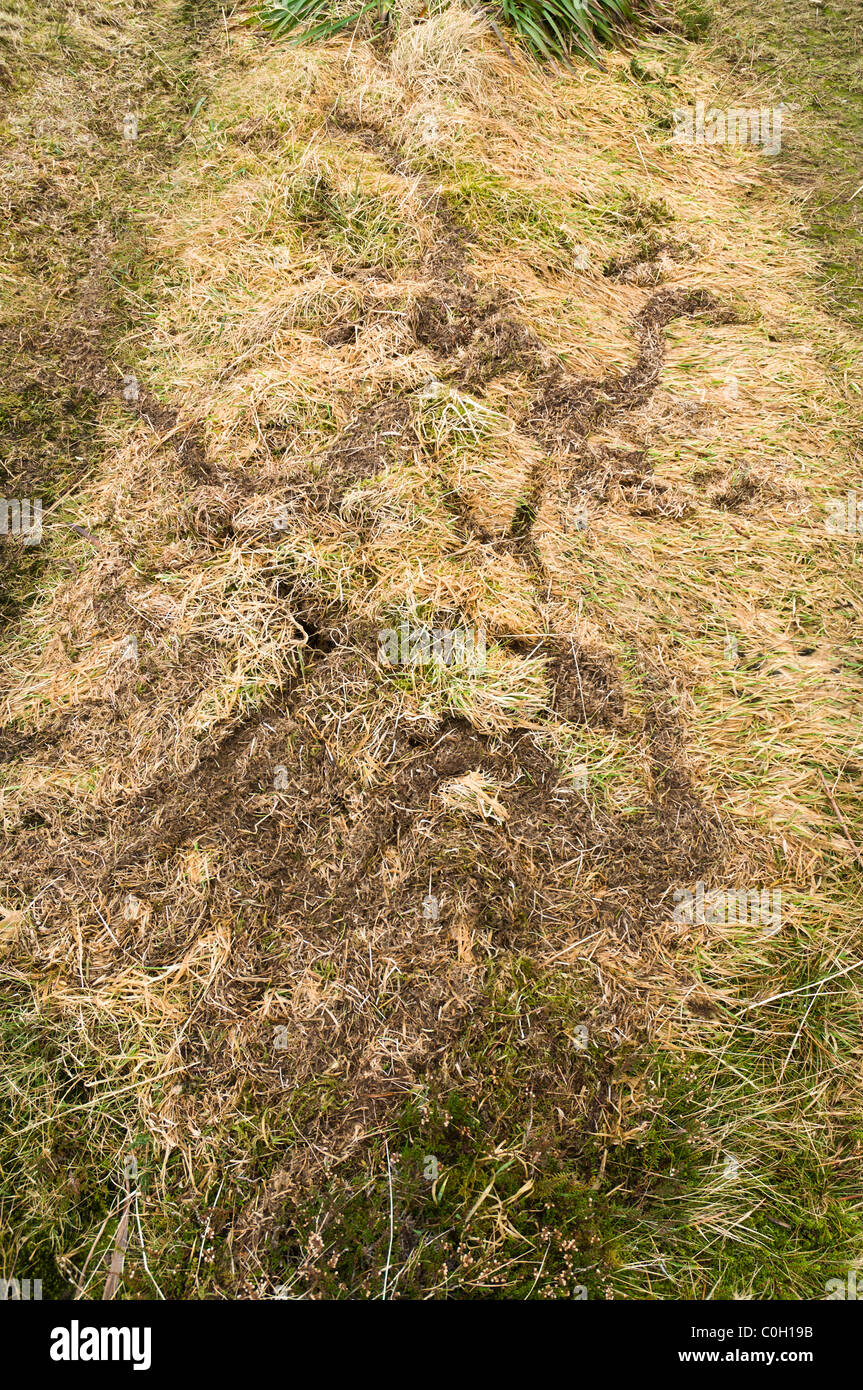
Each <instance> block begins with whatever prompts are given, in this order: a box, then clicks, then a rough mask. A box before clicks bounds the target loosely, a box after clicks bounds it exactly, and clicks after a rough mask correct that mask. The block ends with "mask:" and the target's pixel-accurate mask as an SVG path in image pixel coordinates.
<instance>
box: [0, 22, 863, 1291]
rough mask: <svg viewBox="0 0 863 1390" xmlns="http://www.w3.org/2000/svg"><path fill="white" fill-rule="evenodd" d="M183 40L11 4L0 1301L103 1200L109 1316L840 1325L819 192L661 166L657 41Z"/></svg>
mask: <svg viewBox="0 0 863 1390" xmlns="http://www.w3.org/2000/svg"><path fill="white" fill-rule="evenodd" d="M681 8H682V7H681ZM689 9H690V10H691V6H690V7H689ZM687 13H689V11H687ZM212 18H213V20H215V21H217V22H214V23H213V24H212V25H209V26H208V24H207V23H206V15H205V13H204V12H203V11H201V10H197V9H195V10H192V9H190V8H189V7H185V8H182V9H177V8H176V7H175V6H174V5H173V4H172V3H169V0H154V3H151V4H148V5H146V6H143V7H142V6H140V5H134V6H133V5H131V4H128V3H127V0H111V3H110V4H107V3H102V2H101V0H87V4H86V6H80V7H73V6H71V5H69V6H67V5H66V4H65V3H64V4H63V5H62V6H61V7H60V8H58V10H57V12H56V14H52V16H51V17H50V18H49V19H48V20H46V19H45V17H44V15H43V14H42V12H41V11H36V10H35V9H34V8H33V7H32V6H31V4H30V0H17V5H16V8H15V9H14V11H13V12H12V14H11V18H10V19H8V21H5V28H4V45H5V47H4V54H5V55H6V59H5V61H7V66H8V69H9V73H10V83H11V85H9V86H8V87H7V89H6V90H5V92H4V97H3V99H4V101H5V103H6V116H5V120H6V126H7V131H8V134H9V139H10V141H11V144H12V158H10V160H9V161H8V162H7V165H6V166H5V167H4V170H3V172H2V175H0V178H2V190H3V199H4V206H5V207H6V208H8V209H10V210H11V211H14V213H15V215H16V217H17V218H18V221H19V223H20V225H21V226H22V227H23V229H24V232H25V235H23V236H21V237H20V238H17V239H16V240H15V241H14V242H13V243H10V244H9V246H8V248H7V249H5V250H4V255H5V257H6V259H5V261H4V263H3V267H2V270H3V280H2V284H3V287H4V288H3V294H4V301H3V317H2V323H0V332H2V343H3V347H4V352H5V353H6V355H7V360H8V366H9V371H8V374H7V381H6V384H5V385H4V387H3V390H4V393H5V394H4V396H3V412H4V413H3V417H2V421H0V423H2V428H3V430H4V440H5V442H6V443H7V445H8V448H7V450H6V453H5V457H6V459H7V464H6V467H7V483H6V489H7V493H8V495H9V496H24V495H41V496H43V498H44V499H45V513H44V531H45V541H44V543H43V545H42V546H40V547H34V548H32V550H28V551H27V553H26V554H25V553H24V551H23V549H22V548H21V547H20V545H19V546H18V548H17V549H16V542H15V540H14V538H9V539H4V541H3V542H2V546H3V549H2V559H3V561H4V564H6V575H7V584H8V589H7V601H6V605H5V608H4V613H5V617H6V626H5V628H4V631H3V639H2V653H0V672H2V688H0V701H2V711H3V720H2V732H0V741H2V742H0V747H2V752H3V755H4V780H3V784H2V787H0V811H2V817H3V828H4V832H5V836H6V840H5V844H4V848H3V851H2V869H0V872H2V885H3V888H2V899H0V901H2V921H0V952H2V961H0V966H2V979H0V984H2V991H3V993H2V1009H3V1013H2V1020H3V1048H4V1068H3V1078H2V1081H0V1087H2V1091H0V1093H2V1097H3V1102H2V1103H3V1107H4V1111H5V1119H6V1131H5V1132H6V1138H5V1139H4V1140H3V1141H2V1147H0V1167H2V1173H3V1188H2V1196H0V1231H2V1235H0V1252H2V1259H0V1275H2V1276H3V1277H13V1276H18V1277H40V1278H42V1279H43V1283H44V1291H45V1296H46V1297H48V1296H52V1297H56V1296H68V1295H70V1294H77V1296H81V1297H93V1296H94V1294H97V1293H98V1292H100V1291H101V1290H102V1289H103V1287H104V1283H105V1277H106V1268H107V1264H108V1262H109V1261H110V1256H111V1251H112V1249H113V1247H114V1243H115V1239H116V1231H117V1227H118V1224H119V1223H120V1222H121V1221H123V1220H127V1221H128V1226H129V1233H130V1243H129V1248H128V1250H127V1252H126V1259H125V1266H124V1271H123V1275H122V1280H121V1282H120V1285H119V1288H118V1290H117V1295H116V1296H118V1297H126V1298H142V1297H150V1296H156V1297H158V1296H159V1295H160V1294H161V1295H163V1296H165V1297H181V1298H195V1297H216V1298H225V1297H244V1298H260V1297H265V1298H268V1297H288V1298H307V1297H310V1298H320V1297H323V1298H328V1297H352V1298H364V1297H380V1296H381V1294H382V1292H383V1291H384V1289H386V1296H387V1297H394V1298H428V1297H461V1298H486V1297H504V1296H515V1297H521V1298H556V1297H572V1296H577V1293H578V1291H579V1290H580V1289H582V1288H584V1289H586V1290H587V1292H588V1294H589V1296H590V1297H591V1298H595V1297H645V1296H646V1297H678V1298H680V1297H696V1298H709V1297H741V1298H746V1297H753V1296H761V1297H774V1298H777V1297H783V1298H793V1297H821V1296H823V1292H824V1285H825V1282H826V1280H827V1279H829V1278H832V1277H834V1276H835V1275H837V1274H840V1275H841V1274H842V1273H843V1272H844V1271H845V1270H846V1269H847V1268H848V1267H849V1266H850V1265H851V1263H852V1262H853V1261H854V1260H855V1259H857V1258H858V1257H859V1253H860V1241H861V1231H863V1222H861V1205H863V1203H861V1196H860V1191H859V1183H858V1182H857V1178H856V1172H857V1167H858V1165H859V1142H860V1114H861V1086H860V1060H861V1046H860V1040H861V994H860V964H859V963H860V961H861V959H863V940H861V933H860V872H861V871H860V867H859V863H858V860H857V858H856V857H855V852H854V849H853V848H852V844H851V842H852V841H856V843H857V845H858V846H860V844H861V842H863V817H861V814H860V809H859V808H860V796H859V791H860V781H861V776H863V763H861V756H860V740H859V734H858V731H857V724H856V716H857V710H858V707H859V701H860V693H861V660H860V659H861V652H860V631H861V628H860V624H861V618H863V612H861V608H863V604H861V598H860V586H859V584H857V583H856V582H855V579H854V575H855V572H856V567H857V564H858V561H859V553H858V552H859V546H858V544H857V540H858V539H859V537H857V538H855V537H854V536H841V535H836V534H831V533H828V532H826V531H825V529H824V527H823V525H822V518H823V513H824V508H825V504H826V502H827V501H828V500H829V499H830V498H832V497H835V496H836V495H837V494H839V493H843V494H844V493H845V492H847V490H848V489H854V488H855V486H856V484H857V478H858V466H859V463H858V456H857V454H856V452H855V450H856V439H857V438H858V437H859V423H860V392H861V381H863V378H861V340H860V336H859V332H858V331H857V329H855V327H854V325H853V323H851V322H849V321H843V320H841V319H839V318H836V317H835V316H833V315H832V314H831V313H830V312H828V309H829V308H830V303H829V302H825V299H824V297H823V292H822V286H823V283H824V282H823V278H821V276H822V269H821V267H820V265H819V256H820V251H819V248H818V247H816V246H813V245H811V244H809V243H807V242H806V241H805V240H803V239H802V238H801V237H800V235H799V229H800V225H801V218H802V217H803V208H804V206H805V202H806V194H807V189H806V185H805V183H796V182H784V181H783V178H782V168H783V165H782V164H781V162H777V163H776V164H775V165H771V164H770V163H769V161H767V160H765V158H764V157H763V156H762V155H760V154H759V153H757V152H756V151H752V150H746V149H734V148H727V147H723V146H714V147H693V148H686V147H681V146H679V145H674V144H672V142H671V139H670V130H671V122H670V111H671V109H672V108H673V107H674V106H677V105H680V104H684V103H685V102H688V101H694V100H695V98H696V97H698V96H701V95H703V94H709V92H710V91H711V90H713V89H714V87H718V86H719V84H720V83H726V84H730V83H731V82H732V79H731V77H730V76H729V70H728V68H727V67H724V66H722V63H721V55H718V54H717V53H715V52H712V51H708V50H707V49H706V48H705V46H704V44H703V43H701V42H700V41H699V40H700V39H702V38H703V37H704V33H703V31H702V29H701V28H700V27H699V25H697V24H696V23H695V21H694V20H692V21H691V24H690V21H687V23H688V24H690V27H689V28H688V29H687V32H688V33H689V34H690V37H689V38H687V37H685V36H684V35H682V34H681V32H680V28H679V26H678V27H677V29H676V31H675V32H674V33H668V32H664V31H662V30H659V31H656V32H655V33H654V36H653V38H652V40H651V46H650V52H649V53H647V54H643V55H642V66H641V68H640V69H639V73H634V72H633V70H632V68H631V65H630V61H629V59H628V58H627V57H625V56H623V55H621V54H619V53H609V54H607V55H605V58H604V68H603V70H599V69H597V68H595V67H590V66H587V65H585V66H583V67H580V68H579V69H578V71H577V72H576V73H575V74H574V75H572V74H568V75H563V74H561V73H546V74H543V73H541V72H540V70H539V69H538V68H537V66H536V64H530V63H528V61H527V60H526V59H525V58H523V57H522V56H516V57H515V61H513V59H512V58H511V57H508V56H507V54H506V53H505V52H504V51H503V50H502V48H501V47H500V44H499V42H498V41H497V39H496V37H495V35H494V34H493V33H491V34H490V33H489V31H488V30H487V28H486V27H485V26H484V24H483V22H482V20H480V19H478V18H476V17H475V16H474V15H473V14H471V13H469V12H468V11H466V10H463V9H460V8H458V7H456V6H451V7H450V8H448V9H446V10H444V11H442V12H440V13H434V14H432V15H428V16H426V17H424V18H420V17H419V16H418V17H417V22H416V23H414V24H411V25H409V26H407V25H406V26H405V27H404V28H403V29H402V30H400V31H399V32H398V34H396V35H395V36H394V42H392V43H390V44H383V45H381V44H375V43H374V42H372V41H370V40H368V39H367V38H364V37H363V36H362V35H361V34H358V35H355V36H353V37H350V36H348V35H343V36H341V37H338V36H337V37H336V38H335V39H334V40H333V41H331V42H327V43H324V44H321V45H318V46H313V47H309V46H306V47H285V46H283V45H273V44H270V43H269V41H268V40H265V39H263V38H262V36H261V34H260V33H259V32H257V31H256V30H254V29H250V27H249V26H248V25H246V24H245V23H244V22H243V21H244V19H245V16H244V15H243V14H236V15H234V16H231V15H230V14H229V15H227V16H226V20H225V22H223V20H222V15H221V12H219V11H216V9H215V8H214V9H213V13H212ZM121 22H122V24H123V26H124V29H123V32H124V43H123V44H122V45H120V46H119V47H118V46H116V45H114V44H112V43H111V42H109V41H108V39H107V38H106V37H105V35H106V33H109V32H113V31H114V29H115V28H116V26H117V25H119V24H120V23H121ZM851 22H853V17H852V21H851ZM836 41H837V43H840V42H841V36H840V35H837V40H836ZM651 60H652V61H651ZM646 62H650V63H651V66H650V68H649V70H648V69H646V68H645V67H644V63H646ZM32 70H36V71H37V72H38V74H39V81H38V83H33V82H31V81H30V79H29V77H28V75H27V74H28V73H29V72H31V71H32ZM660 70H661V72H662V73H663V74H664V76H662V77H659V76H656V74H657V72H658V71H660ZM645 72H647V73H648V77H649V80H646V79H645V76H644V74H645ZM651 73H652V74H653V76H650V74H651ZM735 81H736V82H737V84H738V85H737V87H734V88H733V90H734V99H735V101H737V102H738V103H739V104H740V105H753V104H756V103H757V102H758V101H759V100H760V99H761V97H762V95H764V97H765V99H773V97H774V96H775V93H773V92H772V91H771V90H769V89H765V88H764V86H763V78H760V77H757V76H756V75H753V74H751V73H748V72H747V75H746V78H745V82H744V79H743V78H742V77H741V76H740V74H739V73H738V76H737V78H736V79H735ZM746 84H750V85H746ZM741 85H743V86H744V87H745V89H744V90H740V86H741ZM726 89H727V88H726ZM118 91H123V92H124V93H128V100H126V99H125V98H124V100H123V101H122V102H120V103H119V104H118V100H117V95H116V94H117V92H118ZM128 107H133V108H134V111H135V113H136V114H137V116H138V129H139V138H138V140H137V141H136V142H127V141H124V140H123V139H122V134H121V132H122V126H123V117H124V114H125V113H126V109H127V108H128ZM48 110H50V111H51V113H52V116H51V121H52V122H53V124H51V126H50V130H49V129H48V127H47V126H46V119H47V118H46V111H48ZM800 123H801V127H802V129H803V130H805V132H806V138H807V139H811V140H813V141H814V140H815V139H816V138H817V128H816V126H815V125H814V124H813V123H809V124H807V118H805V117H801V118H800ZM788 129H789V132H790V134H789V140H790V141H792V143H791V145H790V146H789V149H790V151H791V152H793V151H794V150H795V148H797V147H796V146H795V144H794V143H793V142H794V141H796V140H797V139H798V138H799V139H802V138H803V136H802V135H800V136H799V137H798V134H797V127H796V125H795V124H794V123H793V122H792V120H791V119H790V118H789V122H788ZM784 157H785V156H784V155H783V158H784ZM795 167H798V166H795ZM45 209H50V217H48V218H46V217H45V215H44V214H45ZM131 374H134V376H135V377H136V379H137V381H138V383H139V397H138V400H137V401H136V402H129V401H127V400H124V397H123V391H122V384H123V380H124V378H127V377H128V376H129V375H131ZM403 623H407V624H409V625H410V626H411V627H412V628H418V629H423V628H430V629H433V630H440V629H448V628H454V627H458V626H463V627H467V628H469V629H470V630H471V631H479V630H482V631H483V632H484V633H485V634H486V637H487V642H486V655H485V660H484V661H483V662H481V663H480V662H477V663H474V664H473V665H470V664H468V665H466V666H463V667H456V666H447V665H441V664H437V665H435V664H418V665H412V666H407V667H405V668H401V667H395V666H392V665H388V664H387V663H386V662H384V661H383V660H382V659H381V656H380V650H379V645H378V634H379V632H380V631H381V630H383V629H395V628H399V627H400V625H401V624H403ZM131 639H134V640H131ZM822 774H823V775H824V776H825V777H826V779H827V783H828V787H829V789H830V796H828V795H826V794H825V789H824V784H823V782H822ZM831 798H832V799H831ZM837 808H838V810H839V812H841V815H842V817H843V819H840V817H839V816H838V815H837ZM698 882H703V883H704V884H706V886H707V888H708V890H710V889H721V890H726V891H732V890H734V891H738V890H744V889H747V890H748V889H754V888H756V887H769V888H774V887H776V888H780V889H781V892H782V902H783V917H782V925H781V928H780V930H778V931H776V930H774V929H773V928H772V927H771V928H770V929H768V930H765V929H764V928H763V926H762V924H759V923H755V922H752V921H751V920H750V921H746V922H742V923H740V922H736V921H734V922H728V921H725V922H721V923H720V922H714V923H703V922H698V921H688V922H687V921H686V920H683V919H681V918H680V916H679V915H677V916H676V915H675V912H674V902H675V897H674V895H675V893H676V892H678V893H679V892H680V891H682V890H683V889H687V888H689V889H692V888H694V885H695V884H696V883H698ZM130 1155H133V1156H135V1158H136V1160H137V1169H138V1174H139V1177H138V1184H137V1187H135V1188H134V1191H132V1190H131V1189H130V1188H129V1186H128V1178H127V1175H128V1167H127V1160H128V1157H129V1156H130ZM391 1201H392V1211H393V1220H394V1235H393V1240H392V1243H391V1241H390V1202H391Z"/></svg>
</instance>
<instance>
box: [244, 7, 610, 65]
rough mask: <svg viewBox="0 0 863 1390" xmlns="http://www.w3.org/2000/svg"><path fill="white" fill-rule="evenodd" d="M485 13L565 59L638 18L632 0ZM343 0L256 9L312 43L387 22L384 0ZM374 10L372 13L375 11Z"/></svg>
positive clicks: (287, 33) (546, 53)
mask: <svg viewBox="0 0 863 1390" xmlns="http://www.w3.org/2000/svg"><path fill="white" fill-rule="evenodd" d="M481 8H482V12H483V13H484V14H485V15H486V16H487V17H488V18H489V19H490V20H491V21H492V23H494V20H495V19H501V20H502V21H503V22H504V23H505V24H507V25H509V26H510V27H511V28H512V29H514V30H515V31H516V33H517V34H518V35H519V37H520V38H521V39H522V40H523V42H524V43H525V44H526V46H527V47H528V48H529V49H530V50H531V52H533V53H534V54H535V55H536V56H537V57H540V58H546V59H555V58H557V59H564V60H565V59H566V58H567V57H568V56H569V55H570V54H571V53H583V54H587V55H588V56H589V57H594V58H595V57H596V43H597V41H598V42H599V43H602V44H607V43H612V42H613V41H614V38H615V36H616V34H617V33H619V31H620V29H621V28H622V27H623V26H624V25H625V24H627V23H629V22H630V21H631V20H632V19H633V18H634V8H633V0H498V2H497V3H495V4H493V5H490V6H488V7H481ZM343 9H344V6H343V5H341V4H339V0H277V3H276V4H264V5H262V6H261V7H260V8H259V9H258V10H257V11H256V14H255V18H256V19H257V21H258V23H260V24H262V25H263V26H264V28H265V29H269V31H270V32H271V33H272V34H273V35H274V36H275V37H276V38H278V39H285V38H289V39H290V40H291V41H292V42H293V43H310V42H313V41H314V40H315V39H328V38H332V36H333V35H334V34H337V33H338V32H339V31H340V30H341V29H346V28H348V27H349V26H351V25H356V24H358V23H359V22H360V20H361V19H362V18H363V17H364V16H365V15H369V16H370V23H371V25H372V27H373V28H378V27H381V26H383V25H384V24H387V23H389V21H390V18H391V12H390V10H389V9H388V8H387V7H386V6H385V5H384V4H383V0H368V3H366V4H364V5H360V6H359V7H358V8H357V9H351V10H350V11H349V12H348V13H343V12H342V11H343ZM372 12H374V13H372Z"/></svg>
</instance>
